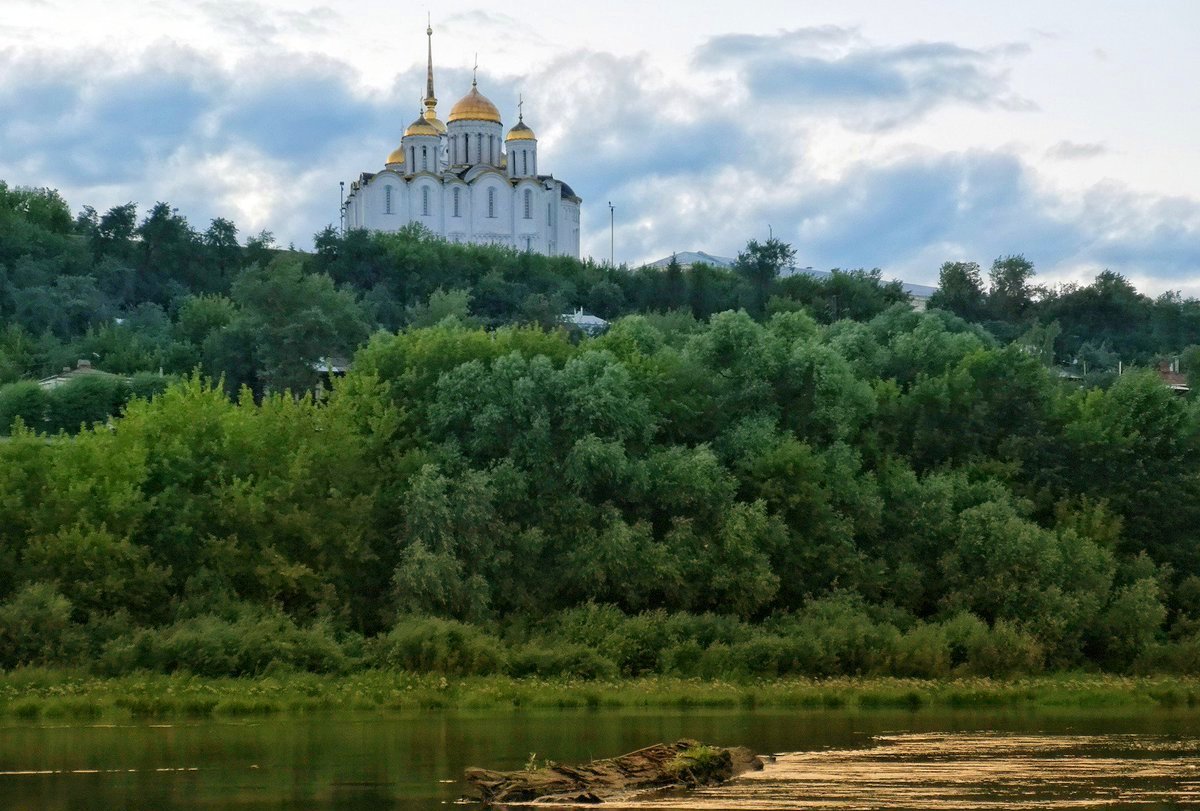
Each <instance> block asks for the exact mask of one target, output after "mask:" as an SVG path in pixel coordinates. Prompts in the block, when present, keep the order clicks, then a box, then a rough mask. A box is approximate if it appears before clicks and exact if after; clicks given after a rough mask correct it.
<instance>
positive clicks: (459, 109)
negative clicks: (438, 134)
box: [446, 82, 500, 124]
mask: <svg viewBox="0 0 1200 811" xmlns="http://www.w3.org/2000/svg"><path fill="white" fill-rule="evenodd" d="M455 121H492V122H495V123H496V124H499V123H500V110H499V108H497V107H496V105H495V104H492V102H491V100H490V99H488V97H487V96H485V95H483V94H482V93H480V92H479V88H478V87H476V86H475V83H474V82H471V92H470V93H467V95H465V96H463V97H462V98H461V99H459V100H458V101H457V102H456V103H455V105H454V106H453V107H451V108H450V117H449V118H447V119H446V123H448V124H453V123H454V122H455Z"/></svg>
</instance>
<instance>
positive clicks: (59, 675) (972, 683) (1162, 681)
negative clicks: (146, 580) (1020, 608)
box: [0, 669, 1200, 720]
mask: <svg viewBox="0 0 1200 811" xmlns="http://www.w3.org/2000/svg"><path fill="white" fill-rule="evenodd" d="M1178 707H1200V678H1196V677H1169V676H1145V677H1121V676H1106V675H1093V674H1062V675H1055V676H1039V677H1030V678H1019V679H1013V680H994V679H981V678H970V679H948V680H937V681H927V680H920V679H890V678H867V679H849V678H842V679H828V680H813V679H773V680H755V681H706V680H701V679H680V678H668V677H658V678H643V679H627V680H619V681H611V682H596V681H587V682H580V681H566V680H541V679H532V678H530V679H514V678H508V677H501V676H487V677H473V678H448V677H444V676H438V675H427V674H413V673H404V672H385V671H367V672H363V673H358V674H353V675H346V676H319V675H313V674H306V673H297V674H283V675H274V676H267V677H262V678H255V679H204V678H198V677H195V676H189V675H184V674H174V675H157V674H144V675H135V676H122V677H118V678H97V677H94V676H89V675H86V674H81V673H75V672H71V671H62V670H41V669H27V670H16V671H12V672H10V673H7V674H0V718H11V719H22V720H38V719H77V720H78V719H100V718H104V719H113V718H208V717H218V718H220V717H246V716H264V715H275V714H310V713H324V712H351V711H352V712H374V713H394V712H411V711H429V710H506V711H521V710H525V709H636V708H659V709H665V708H673V709H691V708H727V709H736V708H743V709H752V708H791V709H844V710H847V711H858V712H871V711H876V710H892V711H895V710H910V711H921V710H924V709H943V710H945V709H955V710H970V709H991V710H994V709H1058V708H1061V709H1080V710H1082V709H1106V708H1108V709H1129V708H1135V709H1137V708H1140V709H1155V708H1178Z"/></svg>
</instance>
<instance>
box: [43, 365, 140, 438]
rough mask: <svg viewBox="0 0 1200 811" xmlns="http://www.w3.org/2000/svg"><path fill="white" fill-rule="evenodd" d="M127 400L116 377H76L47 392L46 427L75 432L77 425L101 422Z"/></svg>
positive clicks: (123, 387) (119, 380)
mask: <svg viewBox="0 0 1200 811" xmlns="http://www.w3.org/2000/svg"><path fill="white" fill-rule="evenodd" d="M128 399H129V387H128V385H127V384H126V383H125V381H124V380H122V379H121V378H119V377H110V376H108V375H88V376H86V377H78V378H75V379H74V380H72V381H70V382H69V383H65V384H63V385H61V386H59V387H58V388H56V389H53V390H52V391H51V392H50V402H49V406H48V408H47V414H48V424H47V428H48V430H49V431H50V432H51V433H53V432H57V431H66V432H68V433H72V434H73V433H75V432H76V431H78V430H79V428H80V426H81V425H82V426H88V425H92V424H94V423H97V422H105V421H106V420H108V418H109V417H111V416H114V415H116V414H118V413H119V412H120V410H121V409H122V408H123V407H124V405H125V403H126V401H127V400H128Z"/></svg>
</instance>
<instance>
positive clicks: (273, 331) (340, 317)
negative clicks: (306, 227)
mask: <svg viewBox="0 0 1200 811" xmlns="http://www.w3.org/2000/svg"><path fill="white" fill-rule="evenodd" d="M232 298H233V301H234V303H235V304H236V305H237V306H238V314H237V316H236V317H235V318H234V320H233V322H232V323H231V324H230V325H229V326H228V327H226V328H225V330H224V331H228V332H230V333H231V334H233V335H236V336H239V338H238V343H240V342H241V341H248V342H249V343H248V345H247V346H245V347H244V349H245V350H247V351H250V352H251V353H252V354H253V357H254V359H255V365H256V369H257V376H258V381H257V385H256V386H255V387H254V388H255V390H256V392H258V393H262V392H263V391H267V390H270V391H275V392H282V391H285V390H289V391H291V392H292V393H294V394H299V393H301V392H305V391H308V390H310V389H311V388H312V387H313V386H314V385H316V382H317V377H318V370H317V362H318V360H319V359H320V358H330V357H349V356H350V355H351V354H352V353H353V350H354V348H355V347H357V346H358V345H359V343H361V342H362V341H363V340H365V339H366V337H367V325H366V322H365V320H364V317H363V312H362V308H361V307H360V306H359V304H358V302H357V301H356V300H355V298H354V296H353V294H351V293H349V292H346V291H342V290H338V289H336V288H335V287H334V285H333V280H332V279H330V278H329V277H328V276H324V275H317V274H310V273H306V272H305V271H304V267H303V264H302V263H301V262H299V261H297V260H294V259H282V258H281V259H280V260H278V261H273V262H272V263H271V264H270V265H269V266H267V267H266V268H262V267H258V266H254V267H251V268H250V269H248V270H246V271H245V272H244V273H243V274H242V275H241V276H240V277H239V278H238V280H237V281H236V282H235V283H234V285H233V291H232ZM224 331H223V332H224ZM217 334H221V333H217ZM231 348H232V347H231Z"/></svg>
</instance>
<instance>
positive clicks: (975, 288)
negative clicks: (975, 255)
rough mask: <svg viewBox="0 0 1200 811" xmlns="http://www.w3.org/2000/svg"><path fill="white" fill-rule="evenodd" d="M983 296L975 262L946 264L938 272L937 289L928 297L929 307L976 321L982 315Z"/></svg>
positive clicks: (979, 273) (979, 274) (978, 270)
mask: <svg viewBox="0 0 1200 811" xmlns="http://www.w3.org/2000/svg"><path fill="white" fill-rule="evenodd" d="M985 295H986V294H985V293H984V290H983V278H982V275H981V272H980V269H979V264H978V263H977V262H946V263H945V264H944V265H942V268H941V270H940V271H939V272H938V289H937V291H936V292H935V293H934V294H933V295H932V296H930V298H929V306H930V307H931V308H937V309H942V310H948V311H950V312H952V313H954V314H955V315H957V316H958V317H960V318H965V319H966V320H968V321H978V320H979V319H980V318H982V317H983V315H984V298H985Z"/></svg>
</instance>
